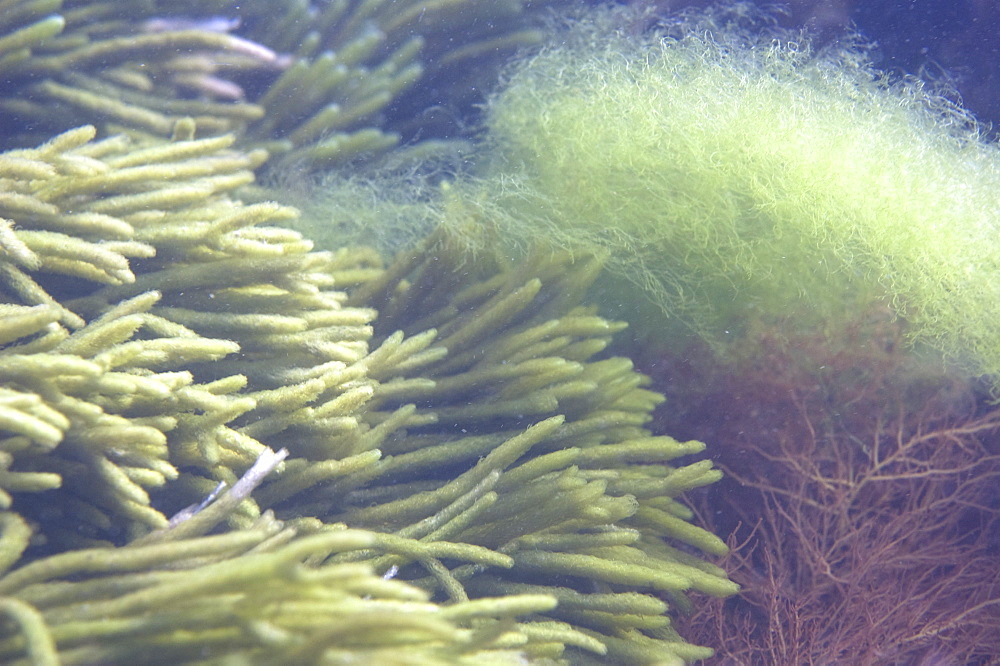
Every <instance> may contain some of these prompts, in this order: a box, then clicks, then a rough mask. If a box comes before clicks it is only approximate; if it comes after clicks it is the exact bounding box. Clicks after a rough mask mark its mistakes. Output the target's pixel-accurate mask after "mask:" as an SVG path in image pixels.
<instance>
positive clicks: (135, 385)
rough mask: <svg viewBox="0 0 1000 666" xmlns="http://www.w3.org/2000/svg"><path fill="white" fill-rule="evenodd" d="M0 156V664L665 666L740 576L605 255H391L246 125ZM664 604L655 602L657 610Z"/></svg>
mask: <svg viewBox="0 0 1000 666" xmlns="http://www.w3.org/2000/svg"><path fill="white" fill-rule="evenodd" d="M95 134H96V131H95V129H94V128H93V127H91V126H84V127H80V128H78V129H74V130H71V131H68V132H65V133H63V134H60V135H58V136H56V137H54V138H52V139H51V140H49V141H48V142H46V143H44V144H42V145H40V146H38V147H36V148H26V149H18V150H9V151H7V152H5V153H3V154H2V155H0V216H2V218H3V220H2V224H0V294H2V302H3V304H2V305H0V308H2V319H0V342H2V348H0V468H2V470H0V509H2V512H0V570H2V572H3V573H2V575H0V661H3V662H4V663H11V664H14V663H28V662H31V663H37V664H54V663H58V662H63V663H126V662H128V663H135V662H143V663H148V662H152V661H155V662H169V663H177V662H178V661H190V662H199V663H202V662H222V661H225V662H226V663H235V662H233V661H232V659H237V660H238V661H239V663H316V662H322V663H327V662H329V663H347V662H351V663H361V662H363V663H414V664H415V663H420V664H433V663H441V664H452V663H477V664H479V663H524V660H525V659H530V660H532V661H537V662H539V663H551V662H553V661H559V660H561V659H572V660H574V661H581V660H583V661H585V660H586V659H587V658H588V655H589V656H590V657H593V658H595V659H600V660H601V661H602V662H605V663H606V661H607V660H611V661H616V662H621V663H640V662H658V663H679V662H683V661H686V660H692V659H697V658H701V657H705V656H707V655H710V654H711V650H710V649H707V648H702V647H696V646H693V645H690V644H688V643H686V642H684V641H683V640H682V639H681V638H680V637H679V636H678V635H677V634H676V633H675V631H674V630H673V629H672V628H671V621H670V616H669V613H670V612H673V611H676V610H684V609H686V608H689V607H690V601H689V599H688V597H687V592H688V591H695V592H699V593H707V594H710V595H728V594H731V593H733V592H735V590H736V586H735V585H734V584H733V583H731V582H730V581H729V580H728V579H727V578H726V576H725V574H724V573H723V571H721V570H720V569H718V568H717V567H715V566H713V565H710V564H708V563H706V562H705V561H704V560H703V559H701V558H699V557H698V556H696V554H695V553H696V552H697V551H704V552H706V553H709V554H715V555H717V554H721V553H723V552H724V551H725V550H726V548H725V545H724V544H723V543H722V541H721V540H719V539H718V538H717V537H715V536H713V535H711V534H710V533H708V532H706V531H704V530H702V529H700V528H698V527H696V526H695V525H693V524H692V523H691V522H689V519H690V518H691V513H690V511H689V510H688V509H687V508H686V507H685V506H684V505H683V504H681V503H680V502H679V501H678V496H679V495H680V494H681V493H683V492H684V491H686V490H688V489H691V488H696V487H698V486H702V485H704V484H708V483H711V482H712V481H714V480H716V479H717V478H718V472H717V470H714V469H712V465H711V463H710V462H709V461H707V460H701V461H697V460H692V459H691V458H686V459H685V460H684V461H676V459H678V458H682V457H686V456H690V455H691V454H697V453H699V452H700V451H701V450H702V448H703V445H702V444H700V443H698V442H678V441H675V440H673V439H671V438H669V437H663V436H652V435H651V434H650V432H649V431H648V430H647V429H646V428H645V427H644V424H646V423H647V421H648V419H649V418H650V411H651V409H652V408H653V407H654V406H655V405H657V404H658V403H659V402H660V401H661V397H660V396H659V395H657V394H655V393H652V392H650V391H649V390H647V389H645V388H643V387H644V385H645V383H646V381H647V380H646V378H645V377H643V376H642V375H639V374H638V373H636V372H635V371H634V370H633V369H632V366H631V363H630V362H629V361H628V360H626V359H624V358H615V357H608V356H607V355H602V353H601V352H602V350H603V349H604V348H605V346H606V345H607V344H608V342H609V340H610V338H611V336H612V335H613V334H614V333H615V332H616V331H619V330H620V329H621V328H622V326H623V325H622V324H618V323H614V322H609V321H607V320H605V319H603V318H601V317H600V316H598V315H597V314H596V313H595V311H594V310H593V309H592V308H588V307H583V306H581V305H580V302H581V300H582V298H583V293H584V291H585V290H586V288H587V286H588V284H590V282H591V281H592V280H593V279H594V277H595V275H596V274H597V272H598V268H599V266H598V264H597V263H596V262H594V261H582V260H580V259H579V258H578V259H577V261H575V262H572V261H570V259H569V258H568V257H567V256H562V255H559V254H552V253H545V254H543V255H541V256H538V257H529V258H527V259H526V260H524V261H523V262H520V263H518V264H517V265H513V264H505V263H503V262H500V261H495V260H487V259H485V258H482V257H481V258H479V259H476V260H473V259H472V258H470V257H468V256H463V255H462V254H461V253H460V252H457V251H456V250H455V249H454V248H453V247H452V242H451V240H450V238H449V236H448V234H446V233H443V232H442V233H439V234H435V235H432V236H430V237H429V238H427V239H425V240H424V241H423V243H422V244H421V245H420V246H418V247H417V248H415V249H411V251H409V252H406V253H403V254H401V255H400V257H398V258H397V259H396V260H394V261H393V262H391V263H390V264H388V265H387V266H383V264H382V262H381V260H380V259H379V257H378V255H377V254H376V253H375V252H374V251H371V250H363V249H354V250H336V251H316V250H314V249H313V246H312V243H311V242H310V241H309V240H307V239H306V238H304V237H303V236H302V235H300V234H299V233H297V232H295V231H292V230H290V229H289V228H288V226H287V225H288V223H291V222H292V221H293V220H294V218H295V216H296V214H297V213H296V211H294V210H292V209H290V208H287V207H283V206H280V205H277V204H270V203H259V204H252V205H251V204H243V203H241V202H240V201H239V200H238V199H236V198H235V197H236V194H235V191H236V189H237V188H239V187H240V186H242V185H245V184H247V183H249V182H250V181H251V180H252V178H253V177H252V170H253V169H254V168H255V167H256V166H257V165H258V164H260V162H261V161H262V160H263V159H265V156H264V154H263V153H262V152H250V153H245V152H240V151H237V150H234V149H233V148H232V147H231V146H232V143H233V141H234V137H233V136H231V135H223V136H219V137H210V138H201V139H198V138H195V135H196V132H195V123H194V121H191V120H181V121H179V122H178V123H176V124H175V127H174V129H173V136H172V139H171V140H159V139H156V140H153V139H148V140H142V139H138V138H135V137H126V136H123V135H119V136H113V137H109V138H105V139H95ZM671 609H672V610H671Z"/></svg>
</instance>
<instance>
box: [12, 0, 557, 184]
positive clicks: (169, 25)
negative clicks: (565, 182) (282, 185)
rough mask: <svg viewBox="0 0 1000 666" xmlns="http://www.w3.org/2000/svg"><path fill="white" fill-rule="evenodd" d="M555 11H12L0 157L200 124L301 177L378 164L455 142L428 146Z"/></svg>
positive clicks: (20, 2)
mask: <svg viewBox="0 0 1000 666" xmlns="http://www.w3.org/2000/svg"><path fill="white" fill-rule="evenodd" d="M557 2H559V0H549V1H547V2H532V3H524V2H520V1H518V0H503V1H500V2H492V1H491V2H482V1H481V0H457V1H448V2H440V1H434V0H431V1H428V0H404V1H395V0H394V1H392V2H389V1H386V0H364V1H348V0H333V1H330V2H320V3H308V2H304V1H300V0H278V1H275V0H243V1H242V2H233V1H231V0H209V1H208V2H190V1H187V0H185V1H182V2H146V1H142V2H138V1H133V0H125V1H121V0H116V1H108V0H103V1H102V0H66V1H65V2H64V1H63V0H11V1H10V2H5V3H3V9H2V11H0V75H2V77H3V81H4V84H3V90H2V91H0V112H2V113H3V116H4V118H3V121H2V125H3V130H4V132H3V134H4V136H3V143H2V146H0V147H12V146H13V147H26V146H30V145H36V144H37V143H40V142H41V141H44V140H46V139H47V138H48V137H49V136H51V135H52V134H55V133H58V132H62V131H65V130H67V129H70V128H72V127H76V126H79V125H82V124H86V123H90V124H93V125H95V126H96V127H97V128H98V130H99V131H100V132H101V133H102V134H110V133H119V132H123V131H124V132H128V133H130V134H140V135H153V136H158V137H169V136H170V133H171V132H172V131H173V126H174V123H175V122H176V121H177V120H179V119H181V118H184V117H192V118H195V119H196V120H197V121H198V132H199V135H200V136H216V135H221V134H225V133H235V134H236V135H237V136H238V137H239V141H240V142H241V145H242V146H244V147H246V148H248V149H252V148H259V147H264V148H266V149H267V150H268V151H269V153H270V154H271V155H273V156H275V158H280V159H282V160H284V161H286V162H294V163H295V164H297V165H311V166H313V167H316V168H319V167H325V166H329V165H333V164H339V163H344V162H348V161H351V160H357V159H358V158H359V157H360V156H366V157H369V158H371V157H373V156H378V155H381V154H383V153H384V152H385V151H387V150H388V149H389V148H392V147H394V146H396V145H397V144H398V143H399V141H400V139H401V138H403V137H405V138H406V139H408V140H409V139H411V138H413V137H414V135H417V134H419V135H420V137H421V138H427V136H428V135H429V134H431V135H434V134H437V135H440V134H441V133H442V132H445V131H450V129H453V127H451V126H449V128H448V129H443V130H440V131H429V130H430V129H431V128H432V127H436V126H439V125H441V124H442V123H445V122H450V121H448V118H449V117H452V116H458V115H460V114H461V113H462V112H463V111H464V110H465V109H466V108H467V107H468V105H469V103H470V102H478V101H481V94H482V90H484V89H485V88H486V87H487V86H489V85H490V84H491V83H492V82H493V79H494V78H495V71H496V64H497V63H499V62H502V61H503V60H504V59H505V58H507V57H509V56H510V54H511V53H513V52H514V51H516V50H517V49H518V48H520V47H522V46H524V45H529V44H537V43H538V42H539V41H540V40H541V36H542V33H541V31H540V30H539V29H538V27H537V25H534V23H535V21H534V19H535V18H536V17H537V15H538V13H539V12H538V10H539V9H540V8H544V7H546V6H550V5H553V4H556V3H557ZM417 83H419V84H420V85H415V84H417ZM452 120H454V118H453V119H452ZM451 125H454V122H451ZM434 145H435V142H429V143H426V145H423V146H421V147H420V148H419V149H418V151H419V152H426V151H427V150H428V149H431V148H432V147H433V146H434Z"/></svg>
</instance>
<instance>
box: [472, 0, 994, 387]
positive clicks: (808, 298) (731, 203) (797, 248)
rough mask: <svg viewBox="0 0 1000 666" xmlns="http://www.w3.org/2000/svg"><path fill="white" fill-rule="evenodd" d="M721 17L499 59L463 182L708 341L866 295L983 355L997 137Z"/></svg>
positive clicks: (873, 77) (953, 349)
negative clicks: (602, 261) (474, 181)
mask: <svg viewBox="0 0 1000 666" xmlns="http://www.w3.org/2000/svg"><path fill="white" fill-rule="evenodd" d="M734 24H736V25H735V27H734ZM738 24H739V21H737V20H734V19H733V16H731V15H726V14H722V15H721V16H718V17H714V18H711V17H710V18H708V19H705V18H701V19H697V20H695V21H694V22H693V23H691V24H688V25H684V26H682V27H681V28H678V29H676V30H672V31H671V33H670V34H665V35H664V34H658V35H654V36H652V37H636V36H634V35H629V36H623V35H622V34H621V33H617V34H615V33H614V31H613V30H607V29H606V28H607V27H608V26H604V27H603V28H594V27H593V26H583V27H578V28H577V29H576V32H575V33H571V34H570V36H568V37H567V38H566V40H565V42H564V43H563V44H562V45H560V46H556V47H553V48H550V49H548V50H546V51H545V52H543V53H541V54H540V55H538V56H536V57H533V58H530V59H528V60H527V61H526V62H523V63H522V64H521V65H520V66H518V67H516V68H515V69H514V72H513V73H512V74H511V76H510V80H509V82H508V83H507V84H506V87H505V88H504V89H503V90H502V92H500V93H499V94H498V95H497V96H496V98H495V99H494V100H493V102H492V104H491V107H490V112H489V121H488V124H489V129H490V131H491V133H492V136H493V140H494V141H495V145H496V153H497V155H496V160H495V162H494V164H493V166H492V167H491V168H490V169H487V174H488V175H487V177H486V179H485V180H486V182H487V185H486V186H485V187H484V190H485V191H486V192H487V193H488V194H486V195H485V197H486V198H490V199H493V200H494V201H495V202H499V203H498V205H499V206H500V207H506V208H507V209H509V210H512V211H514V213H513V214H512V215H511V220H510V222H509V224H508V229H507V231H506V233H507V234H509V235H511V236H513V237H515V238H530V237H538V236H543V237H547V238H549V239H551V240H552V242H553V243H554V244H555V245H557V246H559V247H568V248H573V249H574V250H577V251H597V252H601V253H607V254H609V255H610V257H611V259H610V261H611V264H612V266H613V267H614V269H615V270H616V272H617V273H618V274H619V275H620V276H622V277H624V278H626V279H627V280H629V281H631V282H633V283H638V284H640V285H641V286H643V287H644V288H645V289H646V290H647V291H648V293H650V294H651V296H652V298H653V300H654V301H656V303H657V304H658V305H660V306H661V308H662V309H663V310H664V311H665V312H667V313H669V314H670V315H674V316H679V317H680V318H681V319H682V320H683V322H684V323H686V324H688V325H690V326H691V327H692V328H694V329H695V331H696V332H697V333H699V334H700V335H701V336H703V337H704V338H705V339H707V340H709V341H710V342H713V343H722V342H725V341H726V340H727V339H728V337H729V334H730V333H731V332H734V331H736V330H739V329H740V328H741V327H743V326H746V325H748V323H749V322H752V321H755V320H764V321H765V322H768V321H769V322H775V321H779V320H785V321H786V323H787V322H791V324H792V325H798V326H801V327H812V326H816V325H825V324H828V323H830V322H836V321H837V320H838V318H840V317H842V316H843V315H844V314H845V313H849V312H851V311H852V309H854V308H856V307H858V306H859V305H862V304H864V303H866V302H870V301H871V300H872V299H876V298H886V299H888V300H891V302H892V303H893V305H894V307H895V308H896V310H897V312H898V313H899V314H901V315H902V316H904V317H905V318H906V319H907V320H908V321H909V323H910V324H911V326H910V331H911V336H912V339H913V342H914V343H916V344H918V345H923V344H925V343H926V344H928V345H930V346H932V347H934V348H936V349H938V350H939V351H940V352H943V353H944V354H945V355H947V356H949V357H951V358H952V359H954V360H957V361H959V362H960V363H962V364H964V365H965V366H966V367H967V368H968V369H969V370H971V371H972V372H974V373H988V374H992V375H997V374H1000V344H998V343H1000V340H998V337H997V334H996V330H997V329H996V321H997V319H998V317H1000V312H998V310H997V308H998V305H997V304H998V303H1000V298H998V297H1000V292H998V284H1000V280H998V277H1000V252H998V251H997V241H996V238H997V231H998V224H1000V220H998V218H997V214H996V213H997V211H998V210H1000V201H998V198H997V197H998V192H1000V188H998V185H1000V169H998V168H997V167H998V165H1000V153H998V150H997V146H996V145H995V144H993V143H988V142H985V141H983V140H981V139H980V136H979V135H978V133H977V129H976V128H975V127H974V125H973V123H972V122H971V121H970V120H969V118H968V117H966V116H965V115H963V112H962V111H961V109H957V108H955V107H954V106H953V105H952V104H950V103H949V102H948V101H946V100H945V99H943V98H939V97H937V96H935V95H933V94H931V93H928V92H927V91H926V90H924V89H923V88H922V87H921V86H920V85H919V84H917V83H911V82H901V83H891V82H888V81H887V80H886V78H885V77H883V76H882V75H880V74H878V73H877V72H874V71H873V70H872V69H871V68H870V66H869V65H868V63H867V62H866V59H865V57H864V56H863V54H861V53H859V52H856V51H853V50H851V49H849V48H847V49H843V50H838V51H833V52H822V53H815V52H813V51H811V50H810V48H809V46H808V44H807V43H804V42H803V41H801V36H799V35H788V34H782V33H771V32H768V31H764V33H763V35H762V34H761V32H760V30H759V27H758V26H754V27H751V28H749V29H743V28H741V27H740V26H739V25H738ZM475 196H478V197H482V196H484V195H482V194H478V193H477V194H476V195H475Z"/></svg>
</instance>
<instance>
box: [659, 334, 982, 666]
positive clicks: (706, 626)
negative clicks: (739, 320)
mask: <svg viewBox="0 0 1000 666" xmlns="http://www.w3.org/2000/svg"><path fill="white" fill-rule="evenodd" d="M900 335H901V325H900V324H898V323H896V322H893V321H891V320H889V319H888V318H886V317H881V316H872V317H867V318H865V319H864V320H859V321H858V322H856V323H854V324H852V325H851V326H849V327H846V328H845V330H844V331H842V332H841V333H840V334H839V336H838V337H837V339H832V338H831V337H830V336H829V335H826V336H818V335H817V336H815V337H806V336H802V337H799V338H796V339H794V340H789V339H787V338H784V337H779V336H777V335H773V334H769V333H767V332H764V333H761V334H759V335H758V336H756V338H755V354H753V355H745V356H744V358H751V359H752V360H750V361H742V362H740V363H736V364H733V363H730V364H728V365H726V364H719V365H718V366H717V367H715V368H714V369H712V370H711V371H709V372H705V371H704V370H702V371H701V372H700V373H699V375H698V376H697V377H692V376H691V375H690V374H689V375H688V381H687V382H684V383H683V384H682V385H681V386H680V388H679V390H678V391H677V392H676V393H675V394H674V395H673V399H672V400H671V401H670V402H669V403H668V406H669V412H670V413H669V414H668V413H667V412H665V413H664V414H665V415H664V418H663V421H664V429H665V430H666V431H668V432H672V433H680V434H682V435H685V436H690V437H697V438H699V439H703V440H704V441H707V442H709V443H710V444H711V448H712V450H714V451H715V452H716V455H717V459H718V462H719V464H720V465H721V466H722V467H723V468H724V469H725V471H726V475H727V477H726V480H724V481H723V482H722V483H720V484H717V485H716V487H714V488H713V489H711V490H710V491H708V492H706V493H704V494H703V495H701V496H699V497H697V498H696V500H695V501H696V510H697V511H698V512H699V513H700V514H701V519H702V522H703V524H706V525H708V526H709V527H710V528H711V529H714V530H715V531H716V533H719V534H731V535H732V536H731V537H730V545H731V546H732V552H731V553H730V555H729V556H728V558H727V560H726V561H725V562H723V563H722V565H723V566H724V567H726V568H727V570H728V571H729V572H730V575H731V577H732V578H733V579H734V580H735V581H736V582H738V583H740V584H741V585H742V586H743V591H742V593H741V594H740V595H739V596H738V597H735V598H732V599H729V600H725V601H721V600H720V601H712V602H709V603H707V604H703V605H700V608H701V610H699V611H698V612H697V613H696V614H695V615H694V616H692V617H690V618H688V619H687V620H686V621H685V623H684V624H685V626H684V628H683V631H684V635H685V636H687V637H689V639H690V640H693V641H695V642H697V643H700V644H702V645H712V646H714V647H716V650H717V657H716V659H715V661H714V662H713V663H720V664H833V663H843V664H907V665H909V664H925V665H928V666H930V665H938V664H941V665H951V664H987V663H995V662H993V661H992V660H993V659H995V655H998V654H1000V436H998V433H1000V410H998V409H996V408H995V407H994V406H991V403H990V402H989V400H988V399H987V397H986V396H984V395H982V394H979V395H977V394H976V393H975V391H974V390H973V388H972V387H971V386H970V384H969V383H968V382H964V381H960V380H956V379H954V378H950V377H948V376H946V374H945V373H944V372H943V371H941V370H938V371H936V372H935V371H931V370H928V369H927V368H926V366H925V365H924V366H923V367H922V366H921V364H920V363H919V362H917V361H915V360H914V358H913V356H912V355H911V354H909V353H906V352H904V351H902V350H903V349H904V345H902V344H900V342H901V340H900ZM701 358H702V359H704V358H705V356H702V357H701ZM682 365H683V364H677V363H671V362H669V361H668V362H664V361H663V359H662V358H661V359H659V360H658V363H657V366H656V367H652V368H647V372H652V373H653V374H654V375H656V374H660V376H661V377H662V378H664V382H663V384H664V385H669V383H670V382H671V381H673V380H676V378H677V377H680V376H683V375H684V368H683V367H681V366H682ZM702 365H704V364H702ZM688 370H690V368H688ZM671 414H679V415H680V416H679V417H678V418H676V420H675V419H674V418H673V417H672V416H671Z"/></svg>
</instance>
